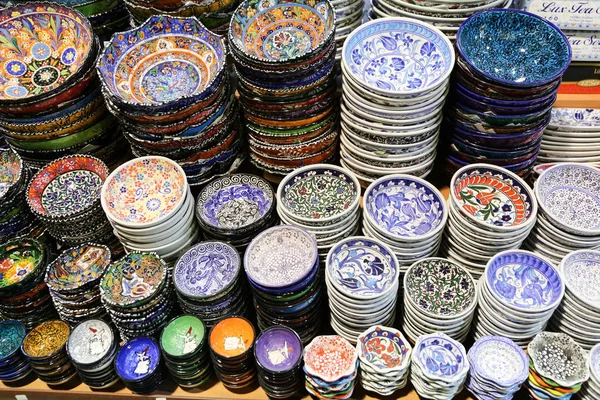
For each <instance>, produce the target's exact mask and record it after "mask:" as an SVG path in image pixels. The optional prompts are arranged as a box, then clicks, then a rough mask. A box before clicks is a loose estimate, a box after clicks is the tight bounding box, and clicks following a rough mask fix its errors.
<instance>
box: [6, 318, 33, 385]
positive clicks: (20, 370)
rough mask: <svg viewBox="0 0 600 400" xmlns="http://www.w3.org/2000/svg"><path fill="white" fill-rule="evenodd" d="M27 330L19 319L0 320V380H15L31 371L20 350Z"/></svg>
mask: <svg viewBox="0 0 600 400" xmlns="http://www.w3.org/2000/svg"><path fill="white" fill-rule="evenodd" d="M26 334H27V332H26V330H25V325H24V324H23V323H22V322H21V321H16V320H12V319H9V320H6V321H2V322H0V380H1V381H2V382H16V381H18V380H21V379H23V378H24V377H26V376H27V375H29V373H30V372H31V367H30V366H29V362H28V361H27V358H26V357H25V355H24V354H23V352H22V351H21V345H22V344H23V339H25V336H26Z"/></svg>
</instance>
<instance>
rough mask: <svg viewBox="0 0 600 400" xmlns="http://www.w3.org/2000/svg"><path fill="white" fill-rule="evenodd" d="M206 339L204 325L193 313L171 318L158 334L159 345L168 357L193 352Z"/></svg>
mask: <svg viewBox="0 0 600 400" xmlns="http://www.w3.org/2000/svg"><path fill="white" fill-rule="evenodd" d="M205 340H206V326H205V325H204V323H203V322H202V321H201V320H200V319H198V318H197V317H194V316H193V315H181V316H179V317H176V318H175V319H173V320H171V322H169V323H168V324H167V325H166V326H165V328H164V329H163V331H162V333H161V334H160V342H159V343H160V347H161V348H162V349H163V351H164V352H165V353H166V354H167V356H168V357H182V356H185V355H188V354H191V353H195V352H197V351H198V349H199V348H200V347H201V345H202V344H203V343H204V341H205Z"/></svg>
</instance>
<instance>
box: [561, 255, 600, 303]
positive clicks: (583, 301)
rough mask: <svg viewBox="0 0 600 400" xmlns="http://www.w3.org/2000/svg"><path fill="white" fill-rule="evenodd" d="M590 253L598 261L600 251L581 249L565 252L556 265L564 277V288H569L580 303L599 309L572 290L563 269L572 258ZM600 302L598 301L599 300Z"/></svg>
mask: <svg viewBox="0 0 600 400" xmlns="http://www.w3.org/2000/svg"><path fill="white" fill-rule="evenodd" d="M590 253H591V254H592V255H593V256H594V259H595V261H596V262H598V263H600V251H597V250H591V249H587V250H586V249H583V250H576V251H571V252H570V253H569V254H567V255H566V256H565V257H564V258H563V259H562V261H561V262H560V264H559V265H558V270H559V271H560V273H561V274H562V275H563V277H564V281H565V286H566V289H567V290H569V292H570V296H572V297H573V298H574V299H576V300H577V301H580V302H582V303H584V304H585V306H587V307H590V308H591V309H596V310H597V309H599V308H600V307H599V306H598V304H594V303H592V302H590V301H589V300H587V299H586V298H584V297H582V296H580V295H578V294H577V293H576V292H575V291H574V290H572V289H571V284H570V283H569V282H570V281H569V279H567V278H566V275H565V272H564V269H565V267H566V265H567V264H568V263H570V262H571V261H574V260H573V259H574V258H576V257H578V256H581V255H584V254H590ZM599 304H600V302H599Z"/></svg>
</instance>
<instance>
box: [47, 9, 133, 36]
mask: <svg viewBox="0 0 600 400" xmlns="http://www.w3.org/2000/svg"><path fill="white" fill-rule="evenodd" d="M58 3H61V4H64V5H67V6H69V7H73V9H75V10H77V11H79V12H80V13H82V14H83V15H85V16H86V17H87V19H88V20H89V21H90V24H91V25H92V28H93V29H94V33H95V34H96V35H98V38H99V39H100V41H102V42H104V41H105V40H108V39H110V36H111V35H112V34H113V33H115V32H117V31H122V30H123V29H126V28H127V26H128V25H129V14H128V13H127V9H126V8H125V3H123V1H122V0H116V1H115V0H110V1H106V0H59V1H58Z"/></svg>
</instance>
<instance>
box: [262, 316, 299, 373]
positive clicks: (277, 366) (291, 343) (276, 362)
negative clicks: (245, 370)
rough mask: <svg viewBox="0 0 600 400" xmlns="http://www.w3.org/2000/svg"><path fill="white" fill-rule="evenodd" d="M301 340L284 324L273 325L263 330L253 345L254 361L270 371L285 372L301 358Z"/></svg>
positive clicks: (293, 366)
mask: <svg viewBox="0 0 600 400" xmlns="http://www.w3.org/2000/svg"><path fill="white" fill-rule="evenodd" d="M302 350H303V346H302V342H301V341H300V337H299V336H298V334H297V333H296V332H295V331H294V330H292V329H290V328H287V327H285V326H273V327H270V328H268V329H266V330H265V331H263V332H262V333H261V334H260V335H259V336H258V338H257V339H256V343H255V345H254V355H255V357H256V362H257V363H258V364H259V365H260V367H261V368H262V369H263V370H266V371H268V372H270V373H285V372H288V371H290V370H292V369H294V368H296V367H297V366H298V365H299V364H300V361H301V360H302Z"/></svg>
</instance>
